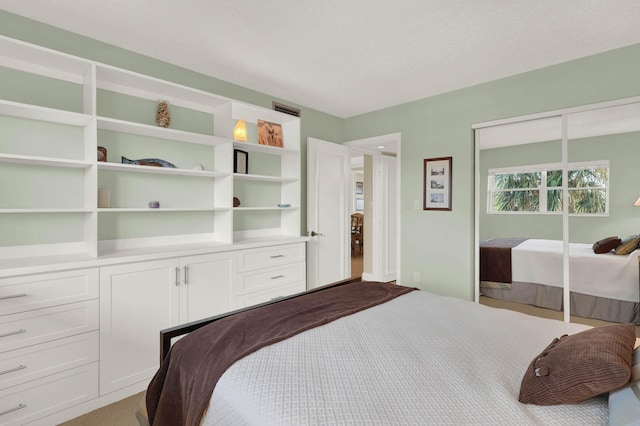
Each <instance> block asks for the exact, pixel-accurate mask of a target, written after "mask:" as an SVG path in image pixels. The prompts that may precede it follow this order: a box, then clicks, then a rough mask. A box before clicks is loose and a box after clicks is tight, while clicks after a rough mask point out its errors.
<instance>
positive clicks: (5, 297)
mask: <svg viewBox="0 0 640 426" xmlns="http://www.w3.org/2000/svg"><path fill="white" fill-rule="evenodd" d="M26 296H27V293H18V294H12V295H10V296H2V297H0V300H7V299H15V298H16V297H26Z"/></svg>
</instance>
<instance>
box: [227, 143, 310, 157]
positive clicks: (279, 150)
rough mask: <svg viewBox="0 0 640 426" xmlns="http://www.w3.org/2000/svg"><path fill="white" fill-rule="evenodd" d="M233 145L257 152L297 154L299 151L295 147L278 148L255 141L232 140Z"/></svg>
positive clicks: (236, 147) (243, 149)
mask: <svg viewBox="0 0 640 426" xmlns="http://www.w3.org/2000/svg"><path fill="white" fill-rule="evenodd" d="M233 147H234V148H235V149H239V150H242V151H248V152H259V153H261V154H271V155H291V154H298V153H299V152H300V151H298V150H297V149H290V148H280V147H277V146H269V145H260V144H256V143H248V142H237V141H234V142H233Z"/></svg>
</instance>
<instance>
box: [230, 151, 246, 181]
mask: <svg viewBox="0 0 640 426" xmlns="http://www.w3.org/2000/svg"><path fill="white" fill-rule="evenodd" d="M233 173H243V174H245V175H246V174H247V173H249V153H248V152H247V151H242V150H241V149H234V150H233Z"/></svg>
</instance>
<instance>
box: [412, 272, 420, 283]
mask: <svg viewBox="0 0 640 426" xmlns="http://www.w3.org/2000/svg"><path fill="white" fill-rule="evenodd" d="M413 282H414V283H419V282H420V272H414V273H413Z"/></svg>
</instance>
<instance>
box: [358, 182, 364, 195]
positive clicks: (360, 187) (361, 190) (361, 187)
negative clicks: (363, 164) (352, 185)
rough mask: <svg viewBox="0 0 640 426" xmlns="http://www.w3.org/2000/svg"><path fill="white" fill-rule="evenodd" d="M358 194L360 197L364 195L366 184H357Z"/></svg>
mask: <svg viewBox="0 0 640 426" xmlns="http://www.w3.org/2000/svg"><path fill="white" fill-rule="evenodd" d="M356 194H358V195H361V194H364V183H362V182H356Z"/></svg>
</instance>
